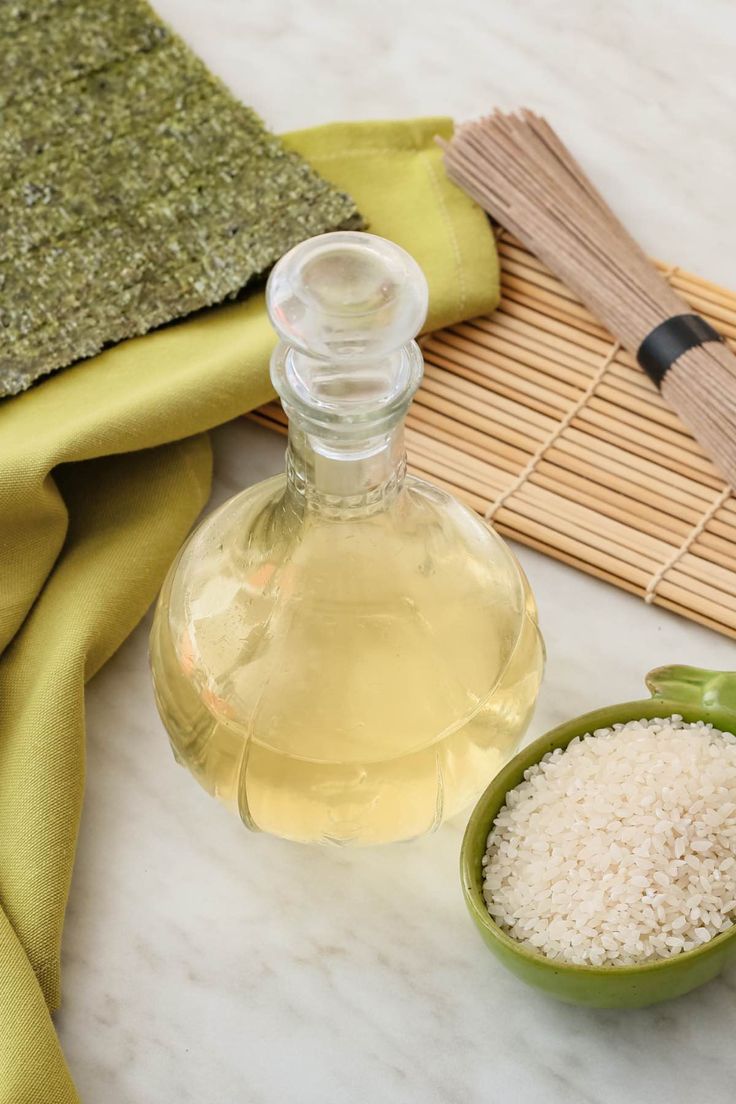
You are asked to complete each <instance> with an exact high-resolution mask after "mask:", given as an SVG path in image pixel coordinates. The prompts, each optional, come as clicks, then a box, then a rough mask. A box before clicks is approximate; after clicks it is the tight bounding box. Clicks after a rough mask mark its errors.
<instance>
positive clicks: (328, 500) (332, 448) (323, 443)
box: [286, 414, 406, 518]
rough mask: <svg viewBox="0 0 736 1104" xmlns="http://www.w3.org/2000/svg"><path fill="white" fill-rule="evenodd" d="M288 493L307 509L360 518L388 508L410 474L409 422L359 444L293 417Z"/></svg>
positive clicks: (287, 465)
mask: <svg viewBox="0 0 736 1104" xmlns="http://www.w3.org/2000/svg"><path fill="white" fill-rule="evenodd" d="M286 473H287V487H288V493H289V495H290V497H291V498H292V500H293V501H294V503H295V504H297V505H299V506H300V507H301V508H302V509H306V510H310V511H315V512H317V513H319V514H322V515H323V516H328V517H335V518H339V517H347V516H350V517H356V516H361V515H368V514H374V513H379V512H380V511H382V510H384V509H386V508H387V507H388V506H389V505H390V503H391V502H392V501H393V499H394V498H395V497H396V495H397V494H398V493H399V491H400V490H401V487H402V484H403V482H404V476H405V474H406V450H405V446H404V421H403V417H401V418H399V419H398V421H397V422H396V424H395V425H393V426H391V427H389V428H386V427H383V428H382V430H381V432H380V433H377V434H374V435H371V436H366V437H365V438H362V439H359V440H355V439H347V440H341V439H340V437H339V436H335V435H332V434H331V435H324V436H323V435H320V434H319V433H315V432H314V431H313V430H312V429H311V428H309V427H307V426H306V425H305V424H304V423H302V422H301V421H300V419H299V417H298V416H296V417H295V416H294V415H293V414H292V416H291V421H290V423H289V447H288V450H287V454H286Z"/></svg>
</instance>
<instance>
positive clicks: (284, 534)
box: [151, 233, 544, 844]
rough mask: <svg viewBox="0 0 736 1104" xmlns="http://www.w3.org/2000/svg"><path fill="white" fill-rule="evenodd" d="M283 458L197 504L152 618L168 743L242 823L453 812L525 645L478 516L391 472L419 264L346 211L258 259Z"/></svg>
mask: <svg viewBox="0 0 736 1104" xmlns="http://www.w3.org/2000/svg"><path fill="white" fill-rule="evenodd" d="M267 301H268V310H269V314H270V317H271V321H272V323H273V325H274V328H275V329H276V331H277V332H278V334H279V337H280V338H281V342H280V344H279V345H278V347H277V349H276V351H275V352H274V354H273V358H272V362H271V376H272V380H273V384H274V387H275V389H276V391H277V392H278V394H279V395H280V397H281V401H282V403H283V406H284V409H285V410H286V412H287V414H288V416H289V443H288V450H287V455H286V473H285V474H284V475H279V476H277V477H275V478H273V479H268V480H266V481H265V482H263V483H260V484H258V485H257V486H253V487H249V488H248V489H247V490H245V491H243V492H242V493H241V494H239V495H236V496H235V497H234V498H232V499H230V501H229V502H226V503H225V504H224V505H223V506H221V507H220V508H219V509H218V510H216V511H215V512H214V513H212V514H210V516H209V517H207V518H206V519H205V520H204V522H202V524H201V525H200V526H199V528H198V529H196V530H195V532H194V533H193V534H192V536H191V537H190V539H189V540H188V542H187V543H186V544H185V546H184V547H183V549H182V551H181V552H180V554H179V556H178V558H177V560H176V561H175V563H174V564H173V566H172V568H171V570H170V572H169V575H168V578H167V580H166V582H165V584H164V587H163V589H162V592H161V596H160V599H159V603H158V608H157V612H156V618H155V622H154V626H153V631H152V638H151V662H152V669H153V680H154V687H155V694H156V700H157V704H158V708H159V711H160V714H161V717H162V719H163V722H164V724H165V726H166V728H167V729H168V732H169V735H170V738H171V743H172V746H173V749H174V753H175V755H176V758H177V759H178V760H179V761H180V762H181V763H183V764H185V765H186V766H187V767H188V768H189V770H190V771H191V772H192V774H193V775H194V776H195V778H196V779H197V780H198V781H199V782H200V783H201V784H202V785H203V786H204V787H205V789H207V790H208V791H209V792H210V793H211V794H214V795H215V796H216V797H218V798H219V799H220V800H222V801H223V802H225V803H226V804H228V805H229V806H231V807H232V808H233V809H234V810H235V811H237V812H238V813H239V815H240V817H241V818H242V820H243V822H244V823H245V824H246V825H247V826H248V827H249V828H253V829H257V830H262V831H266V832H272V833H275V834H276V835H279V836H284V837H287V838H289V839H293V840H301V841H308V842H319V843H328V842H329V843H338V844H348V843H359V844H371V843H383V842H387V841H392V840H406V839H411V838H413V837H415V836H419V835H422V834H423V833H425V832H430V831H432V830H433V829H434V828H436V827H437V826H438V825H439V824H440V823H441V822H442V821H443V820H445V819H446V818H447V817H451V816H452V815H453V814H455V813H457V812H459V811H460V810H462V809H463V808H464V807H465V806H466V805H468V804H469V803H470V802H471V801H472V800H473V798H474V797H475V796H476V795H477V794H478V793H479V791H480V790H481V789H482V788H483V787H484V786H485V785H486V784H487V783H488V781H489V780H490V779H491V778H492V776H493V775H494V774H495V772H496V771H497V770H498V768H499V767H500V766H501V764H502V763H503V761H504V760H505V759H506V758H507V756H508V755H509V754H510V753H511V752H512V751H513V750H514V749H515V748H516V746H517V744H518V743H519V741H520V739H521V736H522V734H523V732H524V729H525V728H526V725H527V722H528V721H529V718H530V715H531V712H532V709H533V706H534V702H535V699H536V696H537V691H538V687H539V682H540V679H541V674H542V667H543V662H544V650H543V644H542V640H541V637H540V634H539V630H538V627H537V618H536V608H535V605H534V601H533V598H532V595H531V592H530V590H529V587H528V584H527V582H526V579H525V577H524V574H523V572H522V571H521V569H520V567H519V566H518V564H517V562H516V560H515V558H514V556H513V555H512V553H511V552H510V550H509V549H508V548H507V546H506V545H505V544H504V543H503V541H502V540H501V539H500V538H499V537H498V536H497V535H496V533H494V532H493V530H492V529H490V528H489V527H488V526H487V525H486V524H484V522H483V521H482V520H481V519H480V518H479V517H477V516H476V515H475V514H473V513H472V512H471V511H470V510H468V509H466V508H465V507H464V506H462V505H461V504H460V503H459V502H457V501H456V500H455V499H454V498H452V497H451V496H450V495H448V494H446V493H445V492H444V491H442V490H439V489H438V488H437V487H434V486H432V485H431V484H429V483H426V482H424V481H423V480H421V479H416V478H414V477H413V476H411V475H407V473H406V459H405V451H404V444H403V419H404V416H405V414H406V411H407V408H408V406H409V403H410V402H411V398H412V396H413V394H414V392H415V391H416V389H417V387H418V385H419V382H420V380H421V377H422V357H421V353H420V350H419V348H418V346H417V344H416V343H415V341H414V340H413V337H414V335H415V334H416V333H417V331H418V330H419V328H420V326H421V324H422V322H423V320H424V317H425V314H426V308H427V285H426V281H425V279H424V276H423V274H422V272H421V270H420V268H419V266H418V265H417V264H416V263H415V261H414V260H413V259H412V258H411V257H410V256H409V255H408V254H407V253H406V252H404V250H402V249H400V248H399V247H398V246H396V245H394V244H392V243H390V242H388V241H385V240H384V239H382V238H377V237H374V236H373V235H369V234H361V233H335V234H325V235H322V236H320V237H317V238H313V239H311V240H309V241H306V242H304V243H302V244H301V245H299V246H297V247H296V248H295V249H293V250H292V251H291V252H290V253H288V254H287V255H286V256H285V257H284V258H283V259H282V260H281V261H279V263H278V264H277V265H276V267H275V268H274V270H273V273H272V275H271V277H270V279H269V282H268V289H267Z"/></svg>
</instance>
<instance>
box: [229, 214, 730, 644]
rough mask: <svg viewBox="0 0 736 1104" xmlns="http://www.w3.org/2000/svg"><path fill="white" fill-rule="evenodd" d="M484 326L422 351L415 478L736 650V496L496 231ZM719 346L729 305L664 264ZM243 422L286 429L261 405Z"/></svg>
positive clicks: (614, 354)
mask: <svg viewBox="0 0 736 1104" xmlns="http://www.w3.org/2000/svg"><path fill="white" fill-rule="evenodd" d="M499 253H500V256H501V265H502V273H501V282H502V296H501V304H500V306H499V308H498V309H497V310H496V311H495V312H494V314H492V315H490V316H488V317H482V318H474V319H472V320H471V321H470V322H466V323H463V324H462V325H458V326H454V327H452V328H451V329H448V330H442V331H439V332H437V333H434V334H430V335H428V336H427V337H425V338H423V339H422V348H423V352H424V357H425V361H426V377H425V380H424V382H423V384H422V386H421V388H420V389H419V392H418V393H417V396H416V399H415V401H414V404H413V406H412V408H411V410H410V411H409V415H408V418H407V433H406V439H407V450H408V454H409V466H410V470H412V471H413V472H414V473H415V474H417V475H421V476H424V477H425V478H427V479H431V480H432V481H433V482H434V483H437V484H438V485H439V486H442V487H444V488H446V489H447V490H449V491H451V492H452V493H453V494H455V495H456V496H457V497H458V498H460V499H461V500H462V501H464V502H465V503H466V504H467V505H468V506H470V507H471V508H472V509H474V510H476V511H477V512H478V513H479V514H481V515H482V516H484V517H486V518H487V519H488V520H489V522H490V523H492V524H493V525H494V526H495V527H496V528H497V529H498V530H499V532H501V533H503V534H504V535H505V536H508V537H511V538H513V539H514V540H518V541H519V542H520V543H522V544H526V545H527V546H529V547H530V548H535V549H537V550H538V551H541V552H543V553H545V554H546V555H548V556H552V557H554V558H555V559H557V560H560V561H561V562H563V563H567V564H570V565H571V566H573V567H575V568H577V569H579V570H582V571H585V572H587V573H588V574H590V575H594V576H596V577H597V578H601V579H604V580H606V581H607V582H609V583H613V584H614V585H615V586H618V587H620V588H622V589H623V590H626V591H628V592H630V593H633V594H638V595H640V596H641V597H644V598H645V599H646V600H647V601H648V602H653V603H655V604H656V605H659V606H662V607H663V608H665V609H670V610H673V611H674V612H676V613H678V614H680V615H682V616H685V617H689V618H690V619H691V620H693V621H697V622H699V623H700V624H704V625H707V626H709V627H710V628H713V629H716V630H718V631H719V632H722V633H725V634H727V635H729V636H732V637H734V638H736V498H734V497H733V496H732V495H731V492H730V489H729V488H727V487H726V485H725V483H724V481H723V479H722V478H721V477H720V475H719V474H718V472H717V471H716V469H715V467H714V466H713V464H712V463H711V461H710V460H709V459H708V457H707V456H705V454H704V453H703V450H702V449H701V447H700V445H698V444H697V442H695V441H694V439H693V438H692V436H691V435H690V434H689V433H688V431H687V430H686V429H685V427H684V426H683V425H682V423H681V422H680V420H679V419H678V417H677V415H676V414H675V413H673V411H672V410H671V409H670V408H669V407H667V406H666V405H665V403H664V402H663V400H662V398H661V396H660V395H659V393H658V391H657V389H656V388H655V387H654V386H653V385H652V384H651V383H650V382H649V380H648V379H647V378H646V376H644V374H643V373H642V372H641V370H640V369H639V368H638V367H636V366H635V363H634V361H633V359H632V358H631V356H630V355H629V354H628V353H626V352H625V351H624V350H623V349H621V348H620V347H619V346H618V345H617V343H616V342H615V341H614V340H613V338H612V337H611V336H610V334H607V333H606V331H605V330H604V329H603V328H602V327H601V325H600V323H599V322H597V321H596V319H595V318H593V317H592V315H591V314H590V313H589V312H588V311H587V310H586V308H585V307H583V306H582V305H581V304H580V303H579V302H578V301H577V300H576V299H575V297H574V295H572V293H571V292H570V291H569V290H568V289H567V288H565V287H564V286H563V285H562V283H561V282H560V281H559V280H558V279H557V278H556V277H555V276H553V275H552V274H551V273H549V272H548V270H547V269H546V268H545V266H544V265H543V264H542V262H541V261H540V260H538V258H536V257H534V256H532V254H531V253H529V252H528V251H527V250H526V249H525V248H524V247H523V246H522V245H521V244H520V243H519V242H518V241H516V240H515V239H514V238H513V237H512V236H511V235H510V234H508V233H507V232H505V231H501V232H499ZM658 267H659V269H660V271H662V272H664V273H665V274H666V276H667V279H668V280H669V281H670V282H671V284H672V286H673V287H674V288H676V289H677V291H678V293H679V294H680V295H682V296H683V297H684V298H685V299H686V300H687V301H688V302H689V303H690V304H691V305H692V306H693V307H694V308H696V309H697V310H698V311H699V312H700V313H702V314H703V315H704V317H705V318H707V319H708V321H709V322H711V324H712V325H714V326H715V327H716V329H718V330H720V332H721V333H723V334H724V335H725V336H726V337H727V338H734V339H736V294H734V293H733V292H730V291H727V290H726V289H725V288H721V287H718V286H717V285H716V284H713V283H710V282H709V281H707V280H701V279H700V278H699V277H697V276H692V275H690V274H688V273H685V272H681V271H680V270H679V269H676V268H672V267H669V266H665V265H661V264H660V265H658ZM251 417H252V418H253V420H254V421H257V422H259V423H260V424H261V425H265V426H267V427H268V428H269V429H275V430H278V431H280V432H282V433H283V432H285V431H286V426H287V422H286V416H285V415H284V413H283V411H282V410H281V408H280V407H279V406H278V404H276V403H269V404H268V405H267V406H265V407H262V408H261V409H260V410H258V411H255V412H254V413H253V414H252V415H251Z"/></svg>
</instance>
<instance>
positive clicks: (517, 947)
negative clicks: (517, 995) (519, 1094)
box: [460, 697, 736, 978]
mask: <svg viewBox="0 0 736 1104" xmlns="http://www.w3.org/2000/svg"><path fill="white" fill-rule="evenodd" d="M672 716H678V717H682V718H683V719H684V720H686V721H687V720H688V718H689V719H690V721H691V722H692V721H696V720H703V721H705V722H706V723H711V724H713V726H714V727H715V728H718V729H719V730H720V731H724V732H731V733H732V734H733V735H736V715H734V714H733V713H729V712H728V711H727V710H725V709H724V708H722V707H721V708H712V707H708V706H704V705H702V704H699V705H695V706H691V704H690V703H687V704H685V703H683V702H677V701H674V700H672V699H665V698H659V697H652V698H644V699H642V700H640V701H630V702H621V703H619V704H616V705H610V706H603V707H602V708H600V709H595V710H592V711H590V712H588V713H582V714H580V716H578V717H573V718H572V719H571V720H569V721H565V722H563V723H562V724H560V725H557V726H556V727H555V728H552V729H549V731H547V732H545V733H543V734H542V735H541V736H539V737H538V738H537V739H536V740H532V741H531V743H529V744H527V745H526V746H525V747H523V748H522V749H521V751H520V752H519V753H518V754H517V755H515V756H514V757H513V759H510V760H509V762H508V763H506V765H505V766H504V767H502V768H501V770H500V771H499V772H498V774H497V775H496V776H495V777H494V778H493V779H492V780H491V782H490V783H489V785H488V786H487V787H486V789H485V790H484V791H483V793H482V794H481V796H480V798H479V799H478V802H477V803H476V805H475V807H474V809H473V812H472V813H471V815H470V819H469V820H468V823H467V826H466V828H465V832H464V834H463V840H462V844H461V847H460V880H461V882H462V887H463V896H464V897H465V903H466V905H467V907H468V909H469V911H470V913H471V915H472V917H473V919H474V920H475V922H476V924H478V925H479V926H480V927H482V928H483V929H485V931H486V932H488V934H489V935H490V936H491V938H492V939H494V940H495V941H496V942H497V943H498V944H500V945H501V946H502V947H503V948H504V949H505V950H507V951H510V952H511V953H512V954H513V955H515V956H517V957H519V958H521V959H524V960H526V961H527V962H529V963H530V964H533V965H534V966H536V967H540V968H542V969H544V970H551V971H553V972H554V973H564V974H568V975H578V976H582V977H590V978H594V977H598V978H600V977H612V976H615V977H617V978H618V977H631V976H634V977H641V976H643V975H647V974H654V973H657V972H659V971H662V970H666V969H668V968H670V969H672V968H673V967H674V966H676V965H678V964H679V963H687V962H693V961H694V960H695V959H697V958H702V957H704V956H706V955H708V954H713V953H714V952H716V951H718V950H720V949H721V948H723V947H724V945H725V944H726V943H728V942H729V941H730V940H733V939H734V938H736V921H734V924H733V925H732V926H731V927H730V928H728V929H727V930H726V931H724V932H719V933H718V935H716V936H714V937H713V938H712V939H710V940H708V942H707V943H702V944H701V945H700V946H699V947H693V948H692V950H690V951H682V952H680V953H678V954H676V955H671V956H670V957H668V958H657V959H654V960H652V961H648V962H640V963H628V964H627V965H624V966H613V965H610V966H592V965H586V964H578V963H574V962H565V961H564V959H555V958H548V957H547V956H546V955H544V954H542V953H541V952H540V951H535V950H532V949H531V948H530V947H525V946H524V945H523V944H522V943H519V942H518V940H516V939H514V938H513V937H512V936H511V935H509V934H508V933H507V932H505V931H504V930H503V928H501V927H500V926H499V925H498V924H497V923H496V921H495V920H494V919H493V917H492V916H491V914H490V913H489V912H488V909H487V907H486V903H485V899H484V897H483V893H482V879H481V889H480V890H476V888H475V886H474V884H473V883H474V880H475V876H476V874H477V871H476V870H475V869H474V868H475V864H476V858H477V861H478V862H481V861H482V857H483V855H482V854H481V856H480V857H476V854H475V852H473V848H472V847H471V840H472V837H473V836H475V834H476V832H477V831H479V827H480V825H481V824H483V825H484V826H485V831H484V834H483V836H482V837H481V838H482V839H483V840H487V838H488V834H489V832H490V830H491V826H492V824H493V821H494V820H495V818H496V816H497V814H498V812H499V811H500V810H501V808H502V807H503V806H504V805H505V804H506V796H507V794H508V793H509V791H510V790H513V789H514V788H515V787H516V786H518V785H519V784H520V783H519V781H518V780H516V781H514V780H515V779H517V778H518V775H519V773H520V771H521V773H523V771H524V770H527V769H528V768H529V767H530V766H533V765H534V764H535V763H538V762H539V761H540V760H541V759H542V758H543V756H544V755H546V754H547V752H549V751H552V750H554V749H555V748H556V747H567V745H568V744H569V743H571V741H572V740H574V739H575V737H576V736H584V735H586V734H587V733H589V732H593V731H594V730H595V729H597V728H610V727H611V726H612V725H614V724H626V722H627V721H635V720H636V721H638V720H651V719H652V718H654V717H663V718H666V717H672ZM724 717H725V718H727V723H725V724H724V723H723V718H724ZM483 854H485V851H484V852H483ZM480 869H481V870H482V866H481V868H480Z"/></svg>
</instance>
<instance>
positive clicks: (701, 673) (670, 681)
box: [646, 664, 736, 713]
mask: <svg viewBox="0 0 736 1104" xmlns="http://www.w3.org/2000/svg"><path fill="white" fill-rule="evenodd" d="M646 684H647V687H648V688H649V690H651V692H652V697H654V698H664V699H666V700H667V701H669V702H672V701H675V702H678V703H680V702H681V703H682V705H683V706H684V705H693V706H702V707H703V708H705V709H726V710H728V711H729V712H731V713H736V671H709V670H708V669H707V668H705V667H686V666H683V665H679V664H675V665H673V666H671V667H657V668H655V670H654V671H650V672H649V674H648V675H647V677H646Z"/></svg>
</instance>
